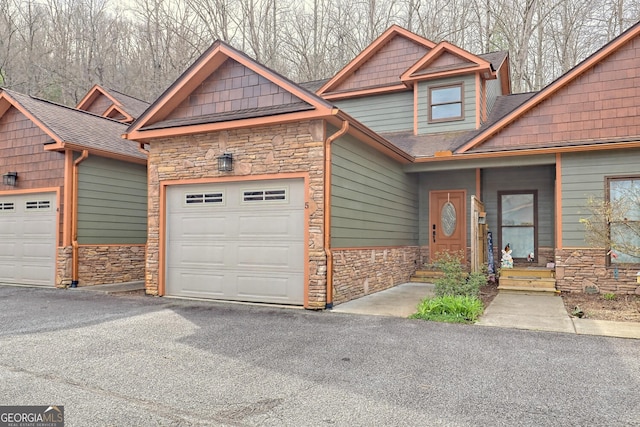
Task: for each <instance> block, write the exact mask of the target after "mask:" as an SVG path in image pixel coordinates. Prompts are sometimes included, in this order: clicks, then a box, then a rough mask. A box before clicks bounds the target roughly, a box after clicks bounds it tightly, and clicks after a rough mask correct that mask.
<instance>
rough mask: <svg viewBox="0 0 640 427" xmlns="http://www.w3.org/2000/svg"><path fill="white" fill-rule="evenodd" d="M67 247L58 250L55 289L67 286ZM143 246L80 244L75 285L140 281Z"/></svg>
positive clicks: (69, 257)
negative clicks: (76, 283)
mask: <svg viewBox="0 0 640 427" xmlns="http://www.w3.org/2000/svg"><path fill="white" fill-rule="evenodd" d="M72 252H73V251H72V248H71V246H65V247H59V248H58V259H57V266H56V286H59V287H64V286H69V285H71V277H72V273H73V265H72ZM144 264H145V245H140V244H136V245H80V246H79V247H78V286H90V285H104V284H108V283H124V282H137V281H142V280H144Z"/></svg>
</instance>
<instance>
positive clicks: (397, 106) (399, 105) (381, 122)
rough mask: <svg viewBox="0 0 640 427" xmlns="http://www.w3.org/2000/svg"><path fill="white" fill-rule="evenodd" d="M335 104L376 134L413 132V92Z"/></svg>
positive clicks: (356, 99)
mask: <svg viewBox="0 0 640 427" xmlns="http://www.w3.org/2000/svg"><path fill="white" fill-rule="evenodd" d="M335 104H336V105H337V106H338V108H340V109H341V110H344V111H345V112H346V113H347V114H349V115H350V116H352V117H353V118H355V119H357V120H358V121H360V122H361V123H363V124H364V125H366V126H368V127H369V128H371V129H372V130H374V131H376V132H399V131H412V130H413V91H408V92H397V93H391V94H385V95H375V96H366V97H364V98H354V99H345V100H341V101H336V102H335Z"/></svg>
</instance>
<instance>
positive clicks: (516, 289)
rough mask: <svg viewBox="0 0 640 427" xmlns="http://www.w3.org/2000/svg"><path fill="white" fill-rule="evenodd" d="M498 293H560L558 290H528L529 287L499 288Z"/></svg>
mask: <svg viewBox="0 0 640 427" xmlns="http://www.w3.org/2000/svg"><path fill="white" fill-rule="evenodd" d="M498 291H499V292H501V293H505V294H534V295H535V294H556V293H558V291H557V290H556V288H553V289H552V288H528V287H519V286H512V287H501V286H498Z"/></svg>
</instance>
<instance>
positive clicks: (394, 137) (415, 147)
mask: <svg viewBox="0 0 640 427" xmlns="http://www.w3.org/2000/svg"><path fill="white" fill-rule="evenodd" d="M533 95H535V92H531V93H519V94H515V95H504V96H499V97H498V98H496V102H495V104H494V106H493V109H492V110H491V114H490V115H489V119H488V120H487V122H486V123H484V124H483V125H482V127H481V128H480V129H477V130H476V129H473V130H469V131H460V132H443V133H432V134H423V135H414V134H413V132H393V133H383V134H381V135H382V136H383V137H384V138H385V139H387V140H388V141H389V142H391V143H393V145H395V146H396V147H398V148H400V149H401V150H404V151H406V152H407V153H409V154H411V155H412V156H414V157H433V156H434V155H435V153H436V152H438V151H451V152H455V151H456V149H458V148H459V147H461V146H462V145H464V144H465V143H466V142H468V141H470V140H471V138H473V137H474V136H476V135H478V134H479V133H480V132H482V131H483V130H484V129H485V128H487V127H489V126H491V125H492V124H494V123H495V122H497V121H498V120H500V119H501V118H502V117H504V116H505V115H507V114H508V113H510V112H511V111H513V110H514V109H515V108H517V107H518V106H519V105H521V104H522V103H524V102H525V101H526V100H528V99H529V98H531V97H532V96H533ZM474 151H475V150H474ZM478 151H480V150H478ZM470 152H471V151H470Z"/></svg>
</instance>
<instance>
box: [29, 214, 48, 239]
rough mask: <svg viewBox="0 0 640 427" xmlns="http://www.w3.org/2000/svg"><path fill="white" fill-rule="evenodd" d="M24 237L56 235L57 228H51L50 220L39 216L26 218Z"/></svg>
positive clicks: (34, 237) (36, 237) (35, 237)
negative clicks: (44, 219)
mask: <svg viewBox="0 0 640 427" xmlns="http://www.w3.org/2000/svg"><path fill="white" fill-rule="evenodd" d="M22 229H23V234H22V235H23V237H25V238H27V239H30V238H33V239H38V238H46V237H51V236H53V235H55V228H53V229H52V228H51V222H50V221H43V218H42V217H39V218H26V219H25V220H24V222H23V226H22Z"/></svg>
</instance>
